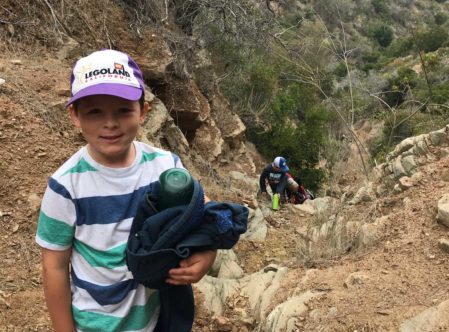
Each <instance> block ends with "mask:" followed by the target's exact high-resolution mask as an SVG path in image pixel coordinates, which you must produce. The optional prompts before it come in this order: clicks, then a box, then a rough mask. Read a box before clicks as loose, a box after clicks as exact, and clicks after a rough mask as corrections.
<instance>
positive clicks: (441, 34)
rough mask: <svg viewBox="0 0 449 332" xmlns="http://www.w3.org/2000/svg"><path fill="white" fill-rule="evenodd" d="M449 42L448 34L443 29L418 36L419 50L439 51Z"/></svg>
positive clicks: (419, 33) (421, 32) (428, 31)
mask: <svg viewBox="0 0 449 332" xmlns="http://www.w3.org/2000/svg"><path fill="white" fill-rule="evenodd" d="M447 40H448V33H447V32H446V30H444V29H443V28H441V27H436V28H434V29H431V30H427V31H419V32H418V33H417V34H416V45H417V47H418V49H419V50H422V51H424V52H433V51H436V50H437V49H439V48H440V47H441V46H443V44H444V43H445V42H446V41H447Z"/></svg>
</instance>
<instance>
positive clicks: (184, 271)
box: [166, 250, 217, 285]
mask: <svg viewBox="0 0 449 332" xmlns="http://www.w3.org/2000/svg"><path fill="white" fill-rule="evenodd" d="M216 256H217V251H216V250H207V251H201V252H196V253H194V254H192V255H191V256H189V257H187V258H186V259H183V260H182V261H181V262H180V263H179V265H180V267H178V268H175V269H171V270H170V271H169V275H168V279H167V280H166V282H167V283H169V284H171V285H189V284H193V283H196V282H198V281H200V280H201V278H202V277H204V275H205V274H206V273H207V271H209V269H210V268H211V267H212V265H213V264H214V261H215V257H216Z"/></svg>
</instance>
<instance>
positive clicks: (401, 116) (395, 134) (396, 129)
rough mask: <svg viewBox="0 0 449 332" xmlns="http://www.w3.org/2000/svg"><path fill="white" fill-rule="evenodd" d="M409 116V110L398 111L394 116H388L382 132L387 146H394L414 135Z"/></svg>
mask: <svg viewBox="0 0 449 332" xmlns="http://www.w3.org/2000/svg"><path fill="white" fill-rule="evenodd" d="M409 116H410V111H408V110H396V111H395V114H394V115H393V114H390V115H389V116H387V118H386V119H385V123H384V128H383V130H382V132H383V136H384V142H385V145H386V146H390V147H391V146H394V145H396V144H398V143H399V142H401V141H402V140H404V139H406V138H407V137H410V136H412V135H413V130H412V125H411V121H410V119H408V117H409Z"/></svg>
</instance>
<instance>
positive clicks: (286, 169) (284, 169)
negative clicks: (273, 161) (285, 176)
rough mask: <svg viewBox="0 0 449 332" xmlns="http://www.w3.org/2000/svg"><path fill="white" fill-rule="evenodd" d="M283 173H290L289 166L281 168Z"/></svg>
mask: <svg viewBox="0 0 449 332" xmlns="http://www.w3.org/2000/svg"><path fill="white" fill-rule="evenodd" d="M281 171H282V172H288V171H289V168H288V166H284V167H281Z"/></svg>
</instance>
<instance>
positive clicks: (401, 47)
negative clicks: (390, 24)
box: [387, 37, 414, 57]
mask: <svg viewBox="0 0 449 332" xmlns="http://www.w3.org/2000/svg"><path fill="white" fill-rule="evenodd" d="M413 48H414V43H413V38H412V37H403V38H396V39H395V40H393V41H392V43H391V44H390V46H389V47H388V49H387V53H388V55H389V56H392V57H401V56H406V55H409V54H410V53H411V52H412V50H413Z"/></svg>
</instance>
